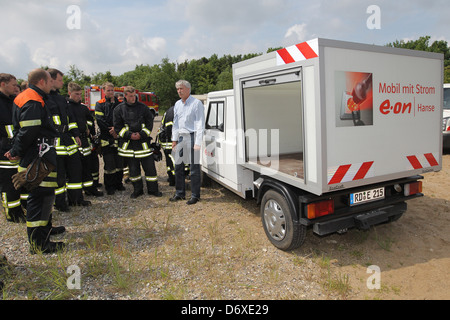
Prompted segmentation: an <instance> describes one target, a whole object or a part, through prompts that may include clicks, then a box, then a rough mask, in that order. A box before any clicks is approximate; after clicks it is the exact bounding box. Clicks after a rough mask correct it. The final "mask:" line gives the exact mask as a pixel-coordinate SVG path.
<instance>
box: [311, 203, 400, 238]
mask: <svg viewBox="0 0 450 320" xmlns="http://www.w3.org/2000/svg"><path fill="white" fill-rule="evenodd" d="M406 210H407V204H406V202H400V203H397V204H394V205H389V206H386V207H382V208H379V209H376V210H372V211H369V212H365V213H356V214H353V215H350V216H345V217H341V218H335V219H333V220H329V221H324V222H317V223H315V224H314V225H313V231H314V233H316V234H318V235H320V236H324V235H328V234H332V233H335V232H338V231H343V230H347V229H351V228H357V229H360V230H368V229H369V228H370V227H372V226H375V225H379V224H382V223H387V222H391V221H395V220H397V219H399V218H400V217H401V216H402V215H403V213H404V212H405V211H406Z"/></svg>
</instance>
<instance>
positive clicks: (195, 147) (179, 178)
mask: <svg viewBox="0 0 450 320" xmlns="http://www.w3.org/2000/svg"><path fill="white" fill-rule="evenodd" d="M175 87H176V88H177V92H178V95H179V97H180V98H181V99H180V100H178V101H177V103H176V104H175V108H174V119H173V127H172V149H173V151H174V152H175V189H176V193H175V195H174V196H173V197H172V198H171V199H170V201H179V200H184V199H185V197H186V185H185V177H184V168H185V166H184V164H185V163H186V164H190V172H191V190H192V195H191V199H190V200H189V201H188V202H187V204H189V205H191V204H196V203H197V202H198V201H199V200H200V184H201V168H200V150H201V145H202V139H203V131H204V130H205V109H204V106H203V104H202V103H201V102H200V100H198V99H195V98H194V97H192V96H191V84H190V83H189V82H187V81H186V80H180V81H178V82H177V83H176V84H175Z"/></svg>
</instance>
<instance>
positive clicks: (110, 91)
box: [95, 82, 125, 195]
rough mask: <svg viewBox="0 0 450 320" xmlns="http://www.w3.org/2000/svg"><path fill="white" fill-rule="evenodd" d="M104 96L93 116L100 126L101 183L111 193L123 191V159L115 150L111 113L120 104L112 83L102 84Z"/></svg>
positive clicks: (97, 104)
mask: <svg viewBox="0 0 450 320" xmlns="http://www.w3.org/2000/svg"><path fill="white" fill-rule="evenodd" d="M103 90H104V92H105V98H104V99H102V100H100V101H98V102H97V103H96V105H95V118H96V119H97V124H98V127H99V128H100V141H101V149H102V155H103V162H104V170H103V174H104V176H103V183H104V185H105V189H106V193H107V194H108V195H113V194H114V193H115V191H116V190H118V191H123V190H125V187H124V186H123V183H122V179H123V159H122V157H120V156H119V154H118V151H117V146H118V142H117V138H118V136H117V133H116V131H115V130H114V122H113V114H114V110H115V108H116V107H117V106H118V105H119V104H120V102H119V100H118V99H117V98H116V97H115V96H114V85H113V84H112V83H109V82H108V83H105V84H104V85H103Z"/></svg>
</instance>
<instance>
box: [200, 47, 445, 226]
mask: <svg viewBox="0 0 450 320" xmlns="http://www.w3.org/2000/svg"><path fill="white" fill-rule="evenodd" d="M233 81H234V90H228V91H222V92H214V93H210V94H209V96H208V106H207V109H208V115H207V122H208V121H212V122H211V123H210V125H208V123H207V126H206V133H205V152H204V154H203V160H202V161H203V170H204V171H205V172H206V173H207V174H208V175H209V176H210V177H212V178H213V179H215V180H217V181H218V182H220V183H222V184H224V185H226V186H227V187H229V188H230V189H231V190H233V191H235V192H236V193H238V194H240V195H241V196H242V197H248V196H249V195H252V196H256V192H257V190H256V189H257V188H255V185H256V187H258V186H259V185H258V179H259V177H265V178H270V179H271V180H272V181H277V182H279V183H280V184H283V185H285V186H289V187H292V188H293V190H296V191H295V193H296V196H298V195H299V194H300V195H303V197H307V198H308V199H310V200H309V201H312V200H311V199H313V198H314V196H315V197H317V199H319V198H327V197H328V196H329V195H332V194H337V193H343V192H344V193H345V191H346V190H358V191H362V193H357V192H355V193H352V194H351V195H349V194H346V195H345V197H347V198H349V199H348V201H349V202H350V204H349V206H353V205H357V204H359V203H367V202H371V201H375V200H377V199H384V198H385V194H381V195H376V194H375V193H376V192H381V193H384V191H386V190H385V189H383V190H381V191H377V190H380V189H382V188H384V184H385V183H386V182H388V181H397V182H398V181H401V180H402V179H408V178H409V177H414V176H417V175H420V174H423V173H426V172H431V171H439V170H441V168H442V133H441V127H440V126H438V125H436V124H439V123H442V101H443V89H442V83H443V55H440V54H435V53H427V52H420V51H412V50H404V49H396V48H388V47H380V46H373V45H364V44H356V43H349V42H341V41H334V40H327V39H315V40H312V41H308V42H305V43H302V44H299V45H296V46H293V47H289V48H286V49H282V50H279V51H277V52H272V53H269V54H266V55H263V56H260V57H256V58H253V59H250V60H247V61H244V62H241V63H238V64H235V65H234V66H233ZM211 104H214V106H216V107H215V108H213V109H214V110H213V111H211ZM211 113H213V114H211ZM222 114H223V116H222ZM211 119H214V120H211ZM214 121H215V122H214ZM220 122H222V123H220ZM214 123H215V124H216V126H214ZM364 188H366V189H367V190H365V189H364ZM369 190H370V191H373V192H374V194H373V198H370V197H369V199H367V198H361V197H365V191H369ZM379 196H380V197H379ZM294 198H295V197H294ZM295 201H296V200H295ZM295 201H294V202H295ZM303 216H304V214H303ZM301 219H302V218H299V220H301ZM306 224H308V223H306Z"/></svg>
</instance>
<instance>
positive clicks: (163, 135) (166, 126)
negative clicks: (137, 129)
mask: <svg viewBox="0 0 450 320" xmlns="http://www.w3.org/2000/svg"><path fill="white" fill-rule="evenodd" d="M173 109H174V107H173V106H172V107H170V108H169V109H168V110H167V111H166V112H165V113H164V116H163V118H162V120H161V127H160V129H159V133H158V138H159V142H160V143H161V147H162V148H163V150H164V156H165V158H166V166H167V176H168V177H169V185H170V186H171V187H173V186H175V159H174V158H173V156H172V126H173Z"/></svg>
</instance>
